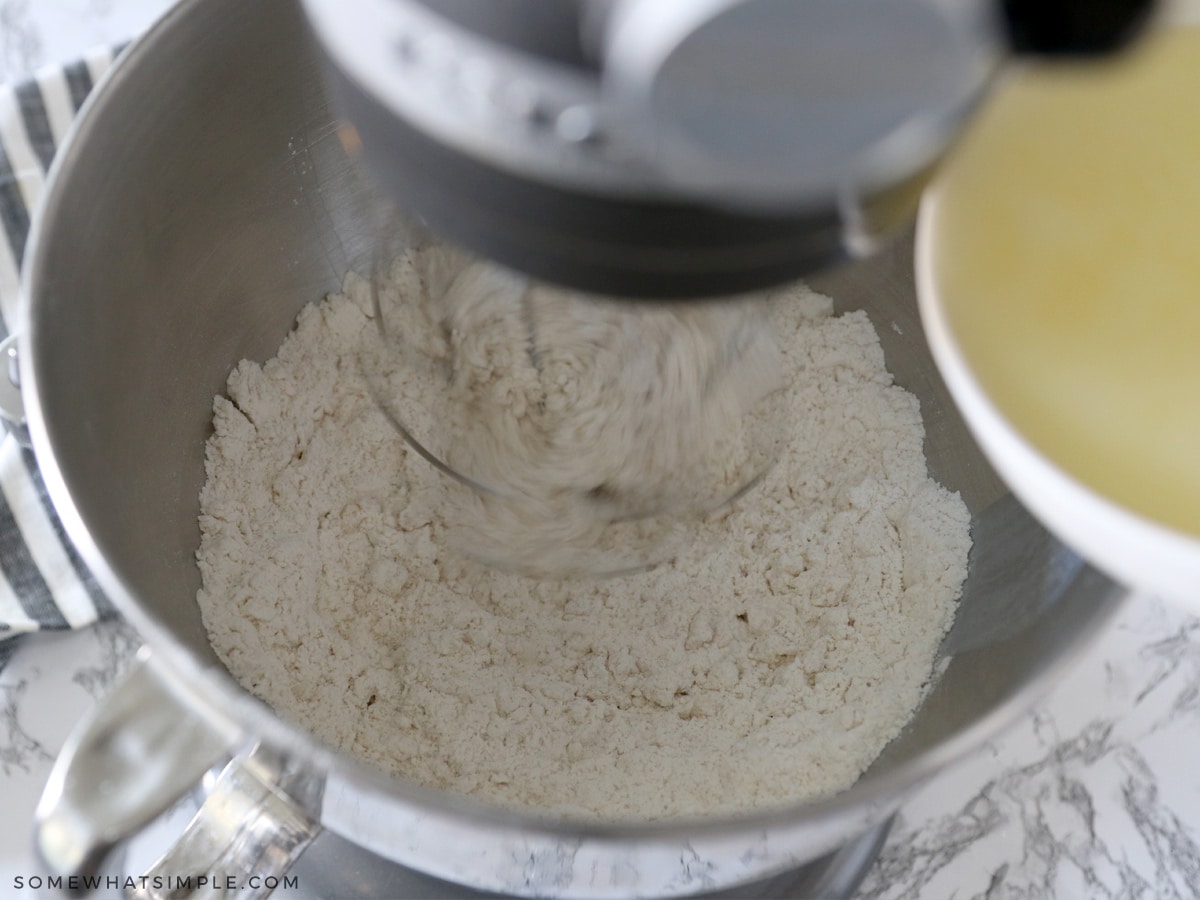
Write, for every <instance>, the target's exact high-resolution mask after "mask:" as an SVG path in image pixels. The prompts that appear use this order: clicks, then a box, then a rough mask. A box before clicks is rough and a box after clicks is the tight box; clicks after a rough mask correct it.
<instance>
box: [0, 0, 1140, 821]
mask: <svg viewBox="0 0 1200 900" xmlns="http://www.w3.org/2000/svg"><path fill="white" fill-rule="evenodd" d="M205 5H206V0H180V2H179V3H177V4H176V5H175V6H174V7H173V8H172V9H171V10H170V11H168V12H167V13H166V14H165V15H164V16H163V17H162V18H161V19H159V21H158V22H157V23H155V25H153V26H152V27H151V28H150V29H149V30H148V31H147V32H145V33H144V34H142V35H141V36H140V37H138V38H137V39H135V40H134V41H133V42H132V43H131V44H130V45H129V46H128V47H127V48H126V49H125V51H124V52H123V53H122V54H121V55H120V56H119V58H118V59H117V60H116V61H115V63H114V65H113V66H112V67H111V68H110V69H109V70H108V71H107V72H106V73H105V74H104V75H103V76H102V77H101V78H100V79H99V80H98V82H97V83H96V85H95V87H94V89H93V90H92V92H91V94H90V95H89V97H88V98H87V100H86V102H85V103H84V105H83V107H82V108H81V110H80V112H79V114H78V115H77V116H76V118H75V121H74V122H73V124H72V126H71V128H70V130H69V132H68V134H67V136H66V138H65V140H64V141H63V143H62V144H61V146H60V147H59V150H58V152H57V154H56V155H55V158H54V161H53V164H52V165H51V167H50V170H49V172H48V173H47V178H46V182H45V189H44V191H43V194H42V199H41V203H40V208H39V210H38V214H37V215H35V216H34V220H33V222H32V225H31V228H30V233H29V239H28V242H27V249H26V253H25V264H24V266H23V267H22V277H21V283H22V303H21V311H20V326H19V328H20V334H21V344H22V345H21V353H20V368H21V371H20V375H21V385H22V392H23V396H24V400H25V406H26V410H27V415H28V420H29V431H30V435H31V438H32V442H33V447H34V450H35V454H36V457H37V461H38V465H39V469H40V471H41V474H42V477H43V480H44V481H45V484H46V488H47V491H48V492H49V495H50V498H51V500H52V501H53V504H54V507H55V509H56V511H57V512H58V515H59V517H60V518H61V520H62V523H63V526H64V528H65V529H66V532H67V535H68V536H69V538H70V539H71V541H72V542H73V543H74V545H75V547H76V549H77V550H78V552H79V554H80V556H81V558H82V559H83V561H84V562H85V564H86V565H87V566H88V568H89V570H90V571H91V572H92V573H94V575H95V577H96V578H97V580H98V582H99V583H100V585H101V587H102V588H103V589H104V591H105V592H106V593H107V594H108V595H109V596H110V597H111V598H112V600H113V602H114V604H115V605H116V606H117V607H118V609H119V610H120V612H121V613H122V614H123V615H124V616H125V617H126V618H127V619H128V620H129V621H130V622H131V623H132V624H133V625H134V626H135V628H136V629H137V631H138V632H139V634H140V635H142V636H143V639H144V641H145V643H146V644H147V645H148V646H149V647H150V649H151V650H152V651H157V652H156V653H155V656H156V657H157V658H158V659H159V660H160V661H162V662H163V663H164V664H165V666H164V668H165V669H166V670H167V674H169V675H170V676H171V677H175V678H178V679H179V680H180V681H181V682H183V683H186V684H187V685H189V687H190V690H188V692H187V693H188V695H189V697H191V698H192V699H193V701H194V702H196V703H197V704H198V705H199V704H203V705H202V708H200V709H198V710H197V711H198V712H200V713H201V714H202V715H205V716H207V717H209V718H210V720H211V721H224V720H229V719H233V720H235V721H236V722H237V723H238V724H239V725H240V726H241V727H243V728H244V729H245V730H246V732H248V733H250V734H254V735H256V736H258V737H261V738H262V739H263V740H264V741H266V742H267V743H269V744H273V745H275V746H278V747H281V748H288V749H289V750H290V751H291V752H296V753H297V755H298V756H300V757H302V758H303V759H305V760H306V761H307V762H308V763H309V764H311V765H312V766H314V767H315V769H316V770H318V771H325V772H329V773H336V774H337V775H339V776H340V777H342V778H344V779H345V780H346V781H347V782H348V783H350V784H353V785H356V786H358V787H361V788H368V789H371V790H374V791H378V792H382V793H384V794H385V795H388V796H390V797H391V798H393V799H395V800H396V801H398V802H404V803H409V804H416V805H422V806H427V807H432V808H434V809H435V810H437V811H438V812H440V813H443V814H446V815H448V816H450V817H452V818H459V819H464V820H469V821H470V822H472V823H473V824H476V825H478V824H481V823H486V822H489V821H491V822H495V823H496V824H497V825H501V826H503V827H505V828H507V829H510V830H511V829H521V830H524V831H526V832H528V833H531V834H541V835H547V836H553V837H555V838H568V837H572V836H574V837H579V838H585V839H592V840H597V841H605V840H619V841H621V842H622V843H627V842H629V841H630V840H637V839H639V838H644V839H647V840H650V839H655V840H658V839H672V838H678V837H683V836H688V837H692V836H697V835H712V834H720V833H730V832H737V833H745V832H758V831H762V830H763V829H770V828H771V827H772V826H774V825H796V824H797V823H800V822H814V823H816V822H819V821H820V820H821V819H823V818H827V817H830V816H832V815H834V814H837V813H845V812H847V811H851V810H856V809H860V808H862V807H864V806H868V805H871V806H875V807H877V808H878V810H879V812H880V814H881V817H882V814H885V813H886V812H890V811H891V810H892V809H894V807H895V806H896V805H898V803H899V800H900V799H901V798H902V797H903V796H905V794H906V793H907V792H909V791H911V790H912V789H913V788H915V787H917V786H919V785H920V784H922V783H924V782H925V781H927V780H928V779H929V778H930V777H931V776H933V775H935V774H936V773H937V772H938V771H940V770H941V769H943V768H945V767H947V766H949V765H950V764H952V763H954V762H956V761H958V760H960V759H961V758H963V757H965V756H966V755H968V754H969V753H970V752H972V751H973V750H976V749H978V748H979V747H981V746H982V745H983V744H984V743H985V742H986V741H987V740H989V739H991V738H994V737H995V736H997V735H998V734H999V733H1000V732H1001V731H1003V730H1004V729H1006V728H1008V727H1010V726H1011V725H1012V724H1013V723H1014V722H1016V721H1017V720H1018V719H1020V718H1021V717H1022V716H1023V715H1025V714H1026V713H1027V711H1028V710H1029V709H1030V707H1032V706H1033V704H1034V703H1035V702H1036V701H1037V700H1038V699H1039V698H1040V697H1041V696H1042V695H1043V694H1044V693H1045V692H1046V691H1047V690H1048V689H1049V688H1050V687H1051V686H1052V685H1053V684H1054V683H1055V681H1056V679H1057V678H1058V677H1059V676H1060V675H1061V673H1062V672H1063V671H1064V670H1065V669H1066V668H1067V667H1068V666H1069V665H1070V664H1071V663H1072V662H1073V661H1074V660H1075V659H1076V658H1077V657H1078V656H1079V655H1081V654H1082V653H1083V652H1084V651H1085V650H1086V649H1087V648H1088V647H1089V646H1090V645H1091V644H1092V640H1093V638H1094V636H1096V635H1097V634H1098V633H1099V632H1101V631H1102V630H1103V629H1104V628H1105V627H1106V626H1107V624H1108V623H1109V621H1110V620H1111V618H1112V616H1113V615H1115V613H1116V612H1117V610H1118V609H1119V608H1120V607H1121V605H1122V601H1123V597H1124V590H1123V589H1121V588H1120V587H1119V586H1117V585H1115V584H1111V585H1109V586H1108V589H1107V590H1106V591H1103V592H1102V596H1099V597H1098V598H1097V600H1096V607H1097V608H1096V613H1095V614H1094V615H1093V616H1092V617H1091V618H1090V619H1089V620H1088V622H1087V624H1086V627H1084V628H1081V629H1079V630H1078V631H1076V632H1075V633H1074V634H1072V635H1071V636H1070V638H1069V639H1068V640H1067V641H1066V642H1065V643H1064V645H1063V651H1062V652H1060V653H1059V654H1058V655H1057V656H1056V657H1055V658H1053V659H1052V660H1050V661H1049V662H1047V663H1046V664H1045V667H1044V668H1043V670H1042V672H1041V673H1040V674H1039V675H1038V676H1037V677H1035V678H1034V679H1033V680H1032V681H1030V682H1029V683H1028V684H1026V685H1025V686H1023V687H1022V688H1021V689H1020V690H1018V691H1016V692H1015V693H1014V694H1013V695H1012V696H1011V697H1009V698H1008V699H1006V700H1005V701H1004V702H1002V703H1000V704H998V705H997V706H996V707H995V708H994V709H992V710H991V711H990V712H988V713H987V714H985V715H984V716H982V717H981V718H979V719H978V720H976V721H975V722H973V723H972V724H971V725H970V726H969V727H967V728H965V729H963V730H960V731H958V732H956V733H953V734H951V735H948V736H947V737H945V738H944V739H942V740H939V741H937V742H936V743H934V744H933V745H931V746H930V747H929V748H928V749H927V750H926V751H924V752H923V753H921V754H919V755H917V756H915V757H913V758H912V759H909V760H906V761H904V762H901V763H898V764H896V765H895V766H894V767H893V768H891V769H890V770H888V771H886V772H882V773H878V774H873V775H867V776H864V777H863V778H862V779H860V780H859V781H857V782H856V783H855V784H853V785H852V786H851V787H849V788H847V789H846V790H844V791H842V792H840V793H838V794H835V795H833V796H831V797H828V798H824V799H821V800H817V801H814V802H807V803H799V804H792V805H789V806H782V807H772V808H767V809H761V810H750V811H747V812H745V813H742V814H736V815H723V816H717V817H712V818H689V819H684V818H679V819H669V820H664V821H655V822H637V821H628V822H626V821H615V822H603V823H594V822H589V821H585V820H572V819H565V818H557V817H551V816H548V815H538V814H536V813H533V812H523V811H514V810H511V809H508V808H500V807H496V806H493V805H490V804H486V803H484V802H482V801H479V800H475V799H472V798H469V797H464V796H460V795H456V794H453V793H451V792H449V791H442V790H435V789H432V788H427V787H424V786H421V785H418V784H416V783H414V782H411V781H408V780H406V779H403V778H400V777H397V776H390V775H388V774H386V773H384V772H383V771H381V770H377V769H374V768H372V767H370V766H368V765H367V764H366V763H362V762H359V761H358V760H356V759H353V758H350V757H348V756H345V755H342V754H341V753H339V752H337V751H334V750H333V749H332V748H330V747H328V746H327V745H325V744H322V743H321V742H319V741H317V740H316V739H315V738H313V737H312V736H311V735H309V734H308V733H307V732H306V731H304V730H303V729H301V728H299V727H298V726H295V725H293V724H291V723H289V722H287V721H286V720H284V719H282V718H280V717H279V716H277V714H275V713H274V712H273V711H272V710H270V708H269V707H268V706H267V705H266V704H265V703H263V702H262V701H260V700H258V699H257V698H255V697H253V696H252V695H250V694H249V693H248V692H247V691H245V690H244V689H243V688H241V687H240V686H239V685H238V684H237V683H236V682H235V681H234V679H233V678H232V677H231V676H230V675H229V674H228V673H227V672H226V671H225V670H224V669H223V668H222V667H219V666H215V665H213V664H212V662H211V661H208V660H205V659H203V658H201V656H200V655H199V654H197V653H196V652H194V651H193V650H192V649H191V648H190V647H188V646H187V645H186V644H185V643H184V642H183V641H181V640H180V639H178V638H177V637H176V636H175V635H174V634H173V633H172V631H171V629H170V628H169V627H168V626H167V625H166V624H164V623H163V622H161V621H160V620H159V619H158V617H156V616H154V615H153V614H151V613H150V612H149V611H147V610H145V609H143V608H142V606H141V604H140V603H139V602H138V600H137V595H136V593H135V592H134V591H133V590H132V589H131V588H129V587H128V586H127V585H126V584H125V582H124V580H123V579H122V578H121V576H120V575H119V574H118V573H117V572H116V570H115V569H114V568H113V567H112V566H111V565H110V564H109V562H108V561H107V559H106V558H105V556H104V554H103V553H102V552H101V550H100V548H99V545H98V543H97V541H96V539H95V538H94V537H93V536H92V533H91V530H90V528H89V525H88V523H87V522H86V521H85V520H84V518H83V516H82V514H81V512H80V511H79V509H78V508H77V507H76V505H75V503H74V500H73V497H72V492H71V490H70V487H69V485H68V479H67V475H66V473H65V472H64V471H63V469H62V467H61V466H60V463H59V459H58V458H57V455H56V452H55V445H54V442H53V441H52V439H51V436H50V423H49V419H48V417H47V415H46V411H45V410H44V409H43V404H42V396H41V385H40V383H39V377H38V373H39V369H40V367H42V366H49V365H51V363H50V362H48V360H47V358H39V357H38V356H37V355H36V350H37V344H38V337H39V334H40V329H39V316H38V307H39V305H40V304H39V301H38V298H40V297H41V296H42V295H43V290H44V288H43V284H44V283H45V282H46V281H47V271H46V269H47V259H48V257H49V256H50V250H49V248H51V247H52V246H53V244H54V240H55V234H56V232H57V230H58V223H59V222H61V221H63V220H67V219H69V218H70V203H69V197H70V196H71V193H72V192H71V185H72V181H73V180H75V179H77V178H79V177H80V176H79V175H78V172H79V167H80V160H81V158H83V157H86V155H87V153H88V146H89V136H90V135H92V134H94V133H96V132H98V131H100V130H102V129H103V128H105V127H106V125H107V117H106V110H107V109H108V108H109V107H110V106H111V104H112V103H113V102H114V100H113V98H114V97H116V96H118V95H119V94H120V93H121V92H122V91H134V92H139V93H140V92H141V91H144V90H145V89H146V84H147V79H149V83H150V84H154V83H155V78H154V77H153V76H152V75H148V74H147V66H149V64H150V63H149V58H150V57H151V56H152V52H153V50H154V48H155V47H156V46H157V44H158V43H159V42H160V41H162V40H164V39H165V38H166V36H167V35H169V34H171V33H172V32H173V31H174V30H176V29H183V28H185V27H186V25H187V24H189V23H190V22H191V20H192V19H193V18H194V17H195V16H196V14H197V13H198V11H199V10H200V9H202V8H203V7H204V6H205ZM150 71H151V72H152V71H153V70H150ZM151 89H153V88H151ZM314 299H316V298H314ZM51 356H53V354H52V353H50V352H48V353H47V354H45V357H51ZM60 427H61V425H60Z"/></svg>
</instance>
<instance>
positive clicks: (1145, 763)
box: [0, 0, 1200, 900]
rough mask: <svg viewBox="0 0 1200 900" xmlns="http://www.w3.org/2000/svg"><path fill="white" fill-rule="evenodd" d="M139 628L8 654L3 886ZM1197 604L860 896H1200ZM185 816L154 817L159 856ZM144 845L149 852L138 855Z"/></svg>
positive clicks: (87, 31) (915, 838) (109, 7)
mask: <svg viewBox="0 0 1200 900" xmlns="http://www.w3.org/2000/svg"><path fill="white" fill-rule="evenodd" d="M168 5H169V0H0V53H2V55H0V78H2V79H6V80H13V79H16V78H19V77H22V76H23V75H26V74H28V73H30V72H31V71H33V70H34V69H35V68H37V67H39V66H41V65H44V64H48V63H55V62H64V61H67V60H70V59H73V58H77V57H78V56H80V55H81V54H82V53H83V52H84V51H85V50H86V49H88V48H89V47H91V46H95V45H103V44H112V43H116V42H118V41H122V40H125V39H127V38H129V37H131V36H132V35H134V34H136V33H137V32H138V31H140V30H141V29H143V28H144V27H145V26H146V25H147V24H149V22H151V21H152V20H153V19H154V18H155V17H156V16H158V15H160V14H161V13H162V11H163V10H165V9H166V8H167V6H168ZM137 646H138V641H137V637H136V635H135V634H134V633H133V632H132V630H131V629H130V628H129V627H128V626H127V625H124V624H123V623H120V622H106V623H103V624H101V625H99V626H96V627H94V628H91V629H88V630H86V631H81V632H76V633H70V634H57V635H40V636H35V637H32V638H29V639H27V640H26V641H24V643H23V644H22V645H21V646H20V647H19V648H18V649H17V651H16V652H15V654H14V655H13V658H12V660H11V661H10V663H9V665H8V666H7V667H6V668H5V669H3V671H0V798H3V801H2V804H0V807H2V808H3V811H4V815H3V816H0V895H3V896H5V897H9V896H15V897H29V898H33V897H35V896H37V894H36V892H34V891H32V890H29V889H24V890H17V889H16V887H15V881H14V879H16V878H18V877H20V876H26V877H27V876H28V875H30V874H32V873H33V872H34V871H36V870H35V869H34V866H33V863H32V861H31V859H30V856H29V823H30V819H31V816H32V813H33V809H34V806H35V804H36V802H37V798H38V796H39V795H40V793H41V790H42V786H43V784H44V783H45V780H46V778H47V775H48V773H49V770H50V766H51V764H52V762H53V760H54V758H55V756H56V754H57V752H58V751H59V749H60V748H61V747H62V745H63V743H64V741H65V740H66V737H67V735H68V733H69V731H70V729H71V727H72V725H73V724H74V723H75V722H76V721H77V720H78V719H79V718H80V716H82V715H83V714H84V713H85V712H86V711H87V710H88V709H89V708H90V707H91V706H92V705H94V704H95V703H96V702H97V701H98V700H100V699H101V698H102V697H104V695H105V694H106V693H107V692H108V690H109V689H110V688H111V686H112V684H113V682H114V680H115V679H116V678H117V677H118V675H119V673H120V672H121V671H122V670H123V669H124V668H125V667H126V666H127V665H128V663H129V661H130V660H131V658H132V655H133V653H134V652H135V650H136V648H137ZM1198 750H1200V620H1197V619H1195V618H1192V617H1189V616H1187V615H1185V614H1183V613H1182V612H1180V611H1177V610H1174V609H1171V608H1169V607H1167V606H1164V605H1163V604H1161V603H1159V602H1157V601H1155V600H1152V599H1148V598H1135V599H1133V600H1131V601H1130V602H1129V603H1128V604H1127V605H1126V607H1125V608H1124V610H1123V611H1122V612H1121V614H1120V615H1119V616H1118V617H1117V618H1116V620H1115V621H1114V622H1113V624H1112V625H1111V626H1110V627H1109V628H1108V630H1107V631H1106V632H1105V633H1104V635H1103V636H1102V637H1101V638H1100V639H1099V640H1098V641H1097V643H1096V644H1095V645H1094V646H1093V647H1092V648H1091V649H1090V650H1089V652H1088V653H1087V654H1086V656H1085V657H1084V658H1083V659H1082V660H1080V662H1079V663H1078V665H1076V666H1075V667H1074V668H1073V669H1072V670H1071V671H1070V672H1069V673H1068V674H1067V675H1066V676H1065V677H1064V678H1063V680H1062V681H1061V682H1060V683H1059V684H1058V685H1057V687H1056V688H1055V689H1054V691H1053V692H1052V693H1051V694H1050V695H1049V696H1048V697H1046V698H1045V699H1044V700H1043V701H1042V702H1041V703H1040V704H1039V705H1038V706H1037V707H1036V708H1035V709H1034V710H1033V711H1032V712H1031V713H1030V714H1029V715H1027V716H1026V717H1025V718H1024V719H1023V720H1022V721H1021V722H1019V723H1018V724H1017V725H1016V726H1014V727H1013V728H1012V729H1011V730H1010V731H1009V732H1008V733H1006V734H1005V735H1004V736H1003V738H1002V739H1000V740H997V741H994V742H992V743H990V744H988V745H987V746H985V747H983V748H981V749H980V750H979V751H978V752H977V753H976V754H974V755H973V756H972V757H971V758H969V759H968V760H966V761H964V762H962V763H960V764H959V765H957V766H955V767H954V768H952V769H951V770H949V771H947V772H945V773H943V774H942V775H941V776H939V777H938V778H936V779H935V780H934V781H933V782H932V783H931V784H930V785H929V786H928V787H926V788H925V789H923V790H922V791H921V792H920V793H919V794H917V795H916V796H915V797H914V798H913V799H912V800H910V801H909V802H908V803H907V804H906V805H905V806H904V807H903V809H902V810H901V812H900V814H899V817H898V819H897V821H896V823H895V826H894V828H893V830H892V833H891V836H890V838H889V840H888V843H887V845H886V846H885V848H884V850H883V853H882V855H881V857H880V858H879V860H878V861H877V863H876V864H875V866H874V868H873V869H872V871H871V873H870V874H869V876H868V878H867V881H866V883H865V884H864V885H863V887H862V889H861V890H860V892H859V894H858V897H859V898H861V900H900V898H916V900H946V898H959V900H965V898H988V900H1000V898H1068V900H1069V898H1089V900H1090V898H1146V900H1150V898H1155V900H1158V898H1181V900H1182V898H1191V897H1197V896H1200V766H1197V765H1195V764H1194V759H1195V757H1194V756H1193V754H1195V753H1197V751H1198ZM176 827H178V823H177V822H168V823H165V824H162V825H160V826H159V827H158V829H157V830H156V831H153V832H152V833H151V834H148V835H146V836H145V837H144V838H143V839H142V840H141V841H139V842H138V844H137V845H136V846H135V847H134V848H133V851H132V852H133V856H134V863H133V865H134V866H135V867H136V865H138V864H140V862H141V860H142V859H143V858H144V859H145V862H146V863H149V862H150V861H152V859H153V858H154V855H155V854H156V853H157V851H158V849H159V848H160V847H161V846H163V845H164V842H165V841H166V840H167V839H168V838H167V835H168V834H169V833H170V832H171V830H172V829H173V828H176ZM139 854H141V855H140V856H139Z"/></svg>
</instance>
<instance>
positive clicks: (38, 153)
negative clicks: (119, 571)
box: [0, 49, 114, 669]
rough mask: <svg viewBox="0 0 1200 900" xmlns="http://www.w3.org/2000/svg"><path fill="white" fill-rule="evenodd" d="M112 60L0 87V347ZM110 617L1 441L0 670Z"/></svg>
mask: <svg viewBox="0 0 1200 900" xmlns="http://www.w3.org/2000/svg"><path fill="white" fill-rule="evenodd" d="M113 58H114V51H111V50H107V49H101V50H97V51H95V52H93V53H89V54H88V55H87V56H86V57H85V58H84V59H83V60H81V61H79V62H77V63H74V64H72V65H69V66H65V67H61V68H59V67H55V68H48V69H45V70H42V71H41V72H39V73H38V74H37V76H36V77H34V78H33V79H31V80H29V81H27V82H24V83H22V84H18V85H15V86H14V85H0V226H2V228H0V231H3V234H2V235H0V330H2V331H3V334H2V335H0V338H2V337H6V336H7V335H8V334H9V333H10V331H11V329H13V328H15V327H16V323H17V313H18V307H19V305H20V285H19V276H18V272H19V265H20V260H21V257H22V255H23V254H24V252H25V240H26V237H27V235H28V232H29V221H30V218H31V216H32V214H33V210H34V209H36V207H37V203H38V199H39V198H40V196H41V193H42V189H43V186H44V184H45V180H46V171H47V169H48V168H49V167H50V161H51V160H52V159H53V157H54V151H55V149H56V148H57V147H58V145H59V143H61V142H62V140H63V138H64V137H65V136H66V134H67V130H68V129H69V128H70V125H71V121H72V120H73V119H74V118H75V115H76V113H77V112H78V111H79V107H80V106H81V105H82V103H83V101H84V99H85V98H86V97H87V95H88V93H89V92H90V91H91V89H92V85H93V84H94V83H95V82H96V81H97V80H98V79H99V78H100V76H101V75H102V74H103V73H104V72H105V71H107V69H108V68H109V67H110V66H111V65H112V62H113ZM0 377H4V376H3V373H0ZM112 613H113V608H112V605H111V604H110V603H109V601H108V599H107V598H106V597H105V596H104V594H103V593H102V592H101V590H100V588H99V586H98V585H97V583H96V580H95V578H94V577H93V576H92V574H91V573H90V572H89V571H88V570H87V567H86V566H84V564H83V561H82V560H81V559H80V558H79V554H78V553H77V552H76V550H75V548H74V547H73V546H72V545H71V542H70V540H69V539H68V538H67V536H66V533H65V532H64V531H63V527H62V523H61V522H60V521H59V519H58V516H57V515H56V514H55V512H54V508H53V506H52V505H51V503H50V499H49V497H48V495H47V493H46V488H45V486H44V485H43V484H42V479H41V476H40V475H39V474H38V469H37V461H36V460H35V458H34V456H33V453H32V452H31V451H30V450H28V449H26V448H24V447H21V446H20V445H19V444H18V443H17V442H16V441H15V440H14V439H13V438H11V437H7V436H6V437H5V438H4V439H3V441H2V442H0V669H2V668H3V667H4V664H5V663H6V662H7V661H8V659H9V658H10V657H11V655H12V651H13V649H14V647H15V638H17V637H20V636H21V635H24V634H28V633H30V632H33V631H42V630H53V629H66V628H80V627H83V626H85V625H90V624H92V623H93V622H95V621H96V620H97V619H99V618H103V617H105V616H108V615H111V614H112Z"/></svg>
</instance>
